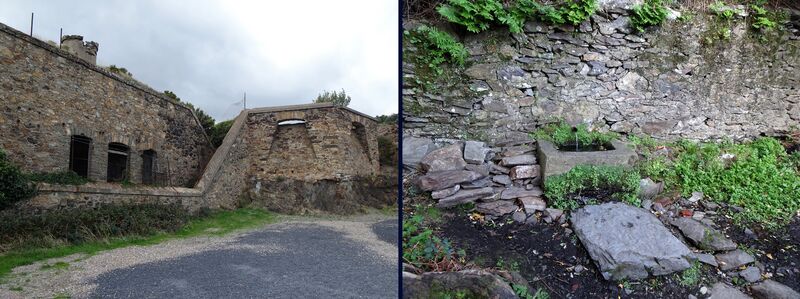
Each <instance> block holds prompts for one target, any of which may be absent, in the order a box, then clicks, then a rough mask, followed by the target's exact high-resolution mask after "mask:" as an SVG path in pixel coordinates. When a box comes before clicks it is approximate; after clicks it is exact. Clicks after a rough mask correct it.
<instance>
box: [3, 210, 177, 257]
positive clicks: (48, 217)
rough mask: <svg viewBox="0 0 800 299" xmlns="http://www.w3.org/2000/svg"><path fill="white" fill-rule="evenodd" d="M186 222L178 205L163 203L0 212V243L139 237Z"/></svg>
mask: <svg viewBox="0 0 800 299" xmlns="http://www.w3.org/2000/svg"><path fill="white" fill-rule="evenodd" d="M188 219H189V214H188V213H187V212H186V210H185V209H183V208H182V207H181V206H180V205H163V204H140V205H134V204H106V205H100V206H97V207H95V208H93V209H68V210H56V211H47V212H44V213H42V214H26V213H19V212H18V211H15V210H6V211H2V212H0V244H5V246H14V245H16V246H33V247H49V246H52V245H57V244H80V243H83V242H86V241H91V240H100V239H104V238H108V237H114V236H124V235H125V236H127V235H142V236H143V235H150V234H154V233H156V232H160V231H175V230H177V229H178V228H180V227H181V226H183V225H184V224H185V223H186V222H187V221H188ZM8 249H10V248H2V247H0V250H8Z"/></svg>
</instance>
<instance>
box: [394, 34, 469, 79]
mask: <svg viewBox="0 0 800 299" xmlns="http://www.w3.org/2000/svg"><path fill="white" fill-rule="evenodd" d="M404 35H405V36H406V38H407V39H408V41H409V42H410V43H411V44H414V45H416V46H417V47H418V48H420V49H421V50H422V51H421V55H420V56H418V57H417V59H418V61H417V62H418V63H421V64H423V65H424V66H425V67H427V68H428V69H430V70H431V71H432V72H433V73H435V74H436V75H442V74H443V73H444V70H443V69H442V68H441V65H442V64H443V63H447V62H449V63H452V64H455V65H458V66H463V65H464V61H465V60H466V58H467V56H468V55H469V53H468V52H467V49H466V48H465V47H464V45H462V44H461V43H460V42H458V41H457V40H456V39H455V38H454V37H453V36H451V35H450V34H448V33H446V32H443V31H440V30H438V29H436V28H432V27H428V26H424V25H423V26H420V27H419V28H417V29H415V30H413V31H406V32H405V33H404Z"/></svg>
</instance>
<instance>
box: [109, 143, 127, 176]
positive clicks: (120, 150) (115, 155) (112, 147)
mask: <svg viewBox="0 0 800 299" xmlns="http://www.w3.org/2000/svg"><path fill="white" fill-rule="evenodd" d="M126 179H128V146H127V145H124V144H122V143H116V142H112V143H109V144H108V175H107V181H109V182H122V181H124V180H126Z"/></svg>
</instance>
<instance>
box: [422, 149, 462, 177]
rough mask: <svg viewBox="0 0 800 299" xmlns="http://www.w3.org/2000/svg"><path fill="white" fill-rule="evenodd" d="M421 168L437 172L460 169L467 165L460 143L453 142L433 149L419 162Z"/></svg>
mask: <svg viewBox="0 0 800 299" xmlns="http://www.w3.org/2000/svg"><path fill="white" fill-rule="evenodd" d="M419 164H420V166H421V167H422V170H424V171H426V172H437V171H446V170H462V169H464V167H465V166H467V162H466V161H464V155H463V154H462V152H461V145H460V144H453V145H449V146H445V147H443V148H440V149H437V150H434V151H432V152H430V153H428V154H427V155H425V157H423V158H422V160H421V161H420V162H419Z"/></svg>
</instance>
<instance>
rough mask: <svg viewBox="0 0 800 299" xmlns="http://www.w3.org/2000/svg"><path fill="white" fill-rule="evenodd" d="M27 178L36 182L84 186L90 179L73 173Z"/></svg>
mask: <svg viewBox="0 0 800 299" xmlns="http://www.w3.org/2000/svg"><path fill="white" fill-rule="evenodd" d="M27 177H28V179H29V180H31V181H34V182H42V183H48V184H59V185H83V184H86V183H88V182H89V179H87V178H85V177H82V176H80V175H78V174H77V173H75V172H73V171H64V172H40V173H31V174H28V175H27Z"/></svg>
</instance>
